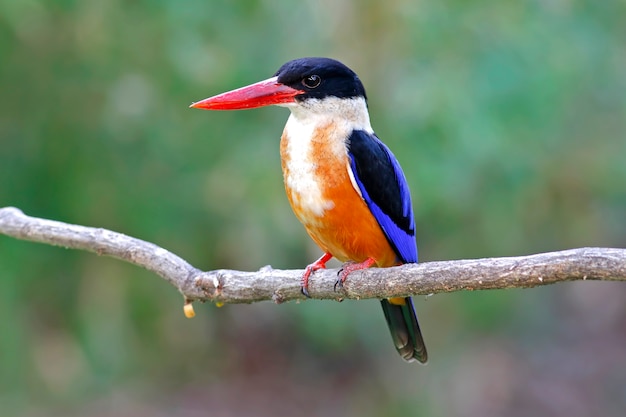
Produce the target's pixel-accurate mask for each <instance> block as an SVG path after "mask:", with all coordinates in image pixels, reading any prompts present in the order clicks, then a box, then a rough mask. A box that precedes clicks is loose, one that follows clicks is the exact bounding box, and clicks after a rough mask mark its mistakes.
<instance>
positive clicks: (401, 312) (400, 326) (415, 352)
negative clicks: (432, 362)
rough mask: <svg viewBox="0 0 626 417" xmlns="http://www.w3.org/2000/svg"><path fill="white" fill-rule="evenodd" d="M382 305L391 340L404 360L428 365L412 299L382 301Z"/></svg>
mask: <svg viewBox="0 0 626 417" xmlns="http://www.w3.org/2000/svg"><path fill="white" fill-rule="evenodd" d="M380 303H381V304H382V306H383V311H384V312H385V319H387V325H388V326H389V330H390V331H391V338H392V339H393V343H394V344H395V345H396V349H397V350H398V353H399V354H400V356H402V359H404V360H405V361H407V362H413V361H414V360H415V359H417V360H418V361H420V362H421V363H426V361H427V360H428V353H427V352H426V345H425V344H424V339H423V338H422V332H421V331H420V326H419V324H418V323H417V316H416V315H415V309H414V308H413V301H412V300H411V297H406V298H393V299H391V300H380Z"/></svg>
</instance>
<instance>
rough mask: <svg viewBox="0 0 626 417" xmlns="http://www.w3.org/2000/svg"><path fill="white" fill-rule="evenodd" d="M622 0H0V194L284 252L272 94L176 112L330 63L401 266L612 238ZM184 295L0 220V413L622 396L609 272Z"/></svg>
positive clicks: (197, 241) (400, 406)
mask: <svg viewBox="0 0 626 417" xmlns="http://www.w3.org/2000/svg"><path fill="white" fill-rule="evenodd" d="M625 21H626V4H625V3H624V2H621V1H607V2H596V1H591V0H587V1H567V0H553V1H517V2H497V1H495V0H491V1H475V2H464V1H448V2H437V1H430V0H427V1H419V2H415V1H407V0H398V1H386V2H377V1H372V0H368V1H357V0H337V1H321V2H314V1H304V2H266V1H239V2H232V1H224V0H219V1H211V2H209V1H198V0H192V1H185V2H176V1H171V0H170V1H168V0H163V1H155V2H150V1H105V2H103V1H95V0H83V1H70V0H64V1H61V0H59V1H41V0H3V1H0V91H1V93H2V100H0V173H1V175H0V206H16V207H19V208H20V209H22V210H23V211H24V212H25V213H27V214H30V215H35V216H40V217H45V218H50V219H55V220H60V221H65V222H70V223H77V224H83V225H87V226H96V227H105V228H109V229H113V230H115V231H119V232H122V233H125V234H128V235H131V236H135V237H138V238H141V239H145V240H148V241H152V242H154V243H156V244H158V245H160V246H163V247H165V248H167V249H169V250H171V251H173V252H175V253H177V254H179V255H180V256H182V257H183V258H185V259H187V260H188V261H189V262H191V263H192V264H194V265H195V266H197V267H199V268H202V269H216V268H234V269H244V270H255V269H258V268H260V267H262V266H263V265H267V264H271V265H272V266H274V267H276V268H303V267H304V266H305V265H307V264H308V263H310V262H312V261H313V260H315V259H316V258H317V257H318V256H319V254H320V252H319V250H318V249H317V248H316V247H315V246H314V244H313V243H312V242H311V241H310V240H309V238H308V236H307V235H306V233H305V232H304V229H303V228H302V227H301V226H300V225H299V224H298V222H297V220H296V219H295V217H294V216H293V215H292V214H291V211H290V208H289V205H288V202H287V199H286V197H285V196H284V191H283V185H282V178H281V172H280V162H279V156H278V141H279V137H280V134H281V132H282V128H283V125H284V122H285V121H286V119H287V117H288V111H287V110H285V109H279V108H268V109H258V110H254V111H243V112H203V111H198V110H191V109H188V105H189V104H190V103H191V102H193V101H196V100H199V99H202V98H205V97H207V96H210V95H213V94H216V93H219V92H222V91H226V90H229V89H232V88H236V87H239V86H242V85H245V84H248V83H251V82H255V81H258V80H261V79H265V78H267V77H269V76H271V75H272V74H273V73H274V72H275V71H276V69H278V67H279V66H280V65H281V64H282V63H283V62H285V61H288V60H290V59H293V58H297V57H302V56H329V57H333V58H337V59H340V60H341V61H343V62H344V63H346V64H347V65H349V66H350V67H351V68H352V69H354V70H355V71H356V72H357V73H358V74H359V76H360V77H361V79H362V81H363V82H364V84H365V87H366V89H367V92H368V96H369V99H370V101H369V105H370V114H371V117H372V124H373V126H374V129H375V130H376V132H377V134H378V135H379V136H380V137H381V139H382V140H384V141H385V142H386V143H387V144H388V145H389V146H390V148H391V149H392V150H393V151H394V153H395V154H396V155H397V156H398V159H399V160H400V163H401V164H402V166H403V168H404V171H405V173H406V175H407V177H408V181H409V184H410V186H411V188H412V193H413V199H414V209H415V212H416V220H417V225H418V246H419V248H420V256H421V260H422V261H432V260H448V259H461V258H473V257H495V256H512V255H524V254H531V253H537V252H543V251H551V250H561V249H567V248H574V247H584V246H605V247H624V246H626V162H625V160H626V25H625V24H624V22H625ZM416 307H417V310H418V314H419V315H420V318H421V324H422V330H423V332H424V335H425V338H426V342H427V344H428V347H429V349H430V357H431V359H430V362H429V364H428V365H427V366H417V365H409V364H405V363H404V362H403V361H402V360H401V359H400V357H399V356H398V355H397V354H396V352H395V350H394V348H393V346H392V343H391V339H390V337H389V334H388V330H387V328H386V326H385V323H384V318H383V315H382V312H381V311H380V307H379V303H378V302H377V301H375V300H369V301H360V302H351V301H346V302H343V303H335V302H320V301H307V302H303V303H287V304H284V305H274V304H272V303H259V304H255V305H227V306H224V307H222V308H217V307H215V306H213V305H198V306H196V312H197V316H196V318H195V319H193V320H187V319H185V317H184V315H183V312H182V299H181V297H180V295H179V294H178V292H177V291H176V290H175V289H174V288H173V287H171V286H170V285H169V284H167V283H166V282H165V281H163V280H161V279H159V278H158V277H157V276H155V275H153V274H150V273H148V272H146V271H143V270H141V269H139V268H136V267H133V266H130V265H126V264H123V263H121V262H118V261H115V260H111V259H108V258H102V257H98V256H94V255H92V254H88V253H83V252H78V251H70V250H65V249H60V248H54V247H48V246H44V245H38V244H34V243H27V242H20V241H17V240H13V239H9V238H7V237H4V236H0V415H2V416H19V417H25V416H29V417H30V416H32V417H39V416H42V417H43V416H94V417H109V416H122V415H126V416H131V415H132V416H156V417H158V416H171V415H176V416H181V417H195V416H205V415H209V416H218V417H222V416H223V417H230V416H244V415H254V416H273V415H298V416H314V415H315V416H318V415H329V416H331V415H334V416H380V415H385V416H436V417H437V416H452V415H459V416H481V417H490V416H508V417H518V416H519V417H523V416H538V415H541V416H547V417H551V416H555V417H556V416H567V417H578V416H581V417H582V416H590V415H597V416H604V417H606V416H623V415H624V410H625V409H626V360H624V357H625V354H626V287H624V285H623V284H619V283H607V282H596V283H591V282H580V283H568V284H560V285H555V286H552V287H546V288H540V289H533V290H508V291H489V292H474V293H453V294H440V295H436V296H432V297H418V298H417V299H416Z"/></svg>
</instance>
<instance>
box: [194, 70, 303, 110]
mask: <svg viewBox="0 0 626 417" xmlns="http://www.w3.org/2000/svg"><path fill="white" fill-rule="evenodd" d="M302 93H304V91H303V90H296V89H295V88H291V87H287V86H286V85H284V84H281V83H279V82H278V81H277V77H272V78H269V79H267V80H264V81H259V82H258V83H255V84H251V85H248V86H246V87H241V88H238V89H236V90H232V91H228V92H226V93H222V94H218V95H216V96H213V97H209V98H205V99H204V100H201V101H198V102H196V103H193V104H192V105H191V106H189V107H193V108H195V109H205V110H240V109H253V108H255V107H263V106H271V105H273V104H285V103H294V102H295V101H296V100H295V97H296V96H297V95H298V94H302Z"/></svg>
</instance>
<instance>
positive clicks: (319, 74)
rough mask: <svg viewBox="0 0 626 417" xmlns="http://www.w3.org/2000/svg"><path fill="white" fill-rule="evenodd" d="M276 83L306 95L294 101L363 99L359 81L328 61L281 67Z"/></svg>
mask: <svg viewBox="0 0 626 417" xmlns="http://www.w3.org/2000/svg"><path fill="white" fill-rule="evenodd" d="M274 76H277V77H278V82H279V83H281V84H285V85H287V86H289V87H292V88H295V89H298V90H303V91H306V93H304V94H300V95H299V96H296V100H298V101H301V100H306V99H307V98H318V99H323V98H326V97H338V98H356V97H363V98H366V96H365V89H364V88H363V84H361V80H359V77H358V76H357V75H356V74H355V73H354V71H352V70H351V69H350V68H348V67H346V66H345V65H344V64H342V63H341V62H339V61H335V60H334V59H330V58H300V59H294V60H293V61H289V62H287V63H286V64H284V65H283V66H282V67H280V69H279V70H278V71H277V72H276V74H274Z"/></svg>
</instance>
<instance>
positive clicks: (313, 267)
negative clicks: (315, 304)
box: [300, 252, 333, 298]
mask: <svg viewBox="0 0 626 417" xmlns="http://www.w3.org/2000/svg"><path fill="white" fill-rule="evenodd" d="M332 257H333V256H332V255H331V254H330V253H328V252H326V253H324V255H322V257H321V258H319V259H318V260H317V261H315V262H313V263H312V264H310V265H308V266H307V267H306V268H305V270H304V274H302V280H301V281H300V292H301V293H302V294H303V295H304V296H305V297H306V298H311V295H310V294H309V278H310V277H311V274H313V272H315V271H317V270H318V269H324V268H326V262H328V260H329V259H330V258H332Z"/></svg>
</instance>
